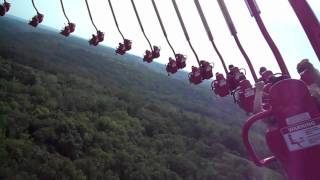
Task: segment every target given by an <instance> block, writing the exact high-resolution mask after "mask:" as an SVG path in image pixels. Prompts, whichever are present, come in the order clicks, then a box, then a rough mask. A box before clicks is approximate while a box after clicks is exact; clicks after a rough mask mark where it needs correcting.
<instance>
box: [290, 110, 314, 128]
mask: <svg viewBox="0 0 320 180" xmlns="http://www.w3.org/2000/svg"><path fill="white" fill-rule="evenodd" d="M310 119H311V117H310V114H309V113H307V112H305V113H300V114H297V115H294V116H291V117H288V118H287V119H286V123H287V125H288V126H291V125H294V124H297V123H301V122H303V121H307V120H310Z"/></svg>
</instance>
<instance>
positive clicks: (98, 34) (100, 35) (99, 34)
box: [97, 31, 104, 42]
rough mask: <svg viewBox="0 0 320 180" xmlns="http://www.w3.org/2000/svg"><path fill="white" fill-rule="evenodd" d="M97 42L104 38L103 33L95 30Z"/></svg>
mask: <svg viewBox="0 0 320 180" xmlns="http://www.w3.org/2000/svg"><path fill="white" fill-rule="evenodd" d="M97 38H98V42H102V41H103V40H104V33H103V32H101V31H97Z"/></svg>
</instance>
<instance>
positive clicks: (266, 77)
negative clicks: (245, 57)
mask: <svg viewBox="0 0 320 180" xmlns="http://www.w3.org/2000/svg"><path fill="white" fill-rule="evenodd" d="M272 76H273V72H272V71H270V70H267V71H265V72H263V73H262V74H261V79H262V81H263V82H264V83H268V82H270V78H271V77H272Z"/></svg>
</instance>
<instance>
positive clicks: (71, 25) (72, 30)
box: [68, 23, 76, 33]
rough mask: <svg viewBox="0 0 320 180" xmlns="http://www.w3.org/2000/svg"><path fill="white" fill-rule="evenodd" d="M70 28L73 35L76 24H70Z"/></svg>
mask: <svg viewBox="0 0 320 180" xmlns="http://www.w3.org/2000/svg"><path fill="white" fill-rule="evenodd" d="M68 26H69V30H70V33H73V32H74V31H75V29H76V24H75V23H68Z"/></svg>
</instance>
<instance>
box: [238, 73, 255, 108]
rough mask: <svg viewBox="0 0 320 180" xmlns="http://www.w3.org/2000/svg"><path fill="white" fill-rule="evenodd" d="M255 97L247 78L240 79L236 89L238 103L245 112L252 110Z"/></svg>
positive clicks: (253, 89)
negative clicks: (237, 89)
mask: <svg viewBox="0 0 320 180" xmlns="http://www.w3.org/2000/svg"><path fill="white" fill-rule="evenodd" d="M254 97H255V88H253V87H252V85H251V83H250V81H249V80H247V79H245V80H242V81H240V84H239V91H238V98H239V99H238V104H239V106H240V107H241V108H242V109H243V110H244V111H246V112H247V113H251V112H253V103H254Z"/></svg>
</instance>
